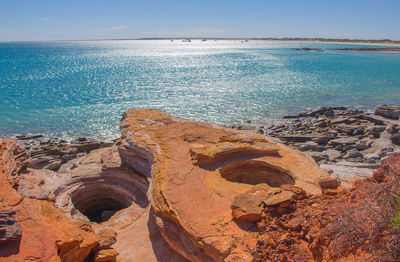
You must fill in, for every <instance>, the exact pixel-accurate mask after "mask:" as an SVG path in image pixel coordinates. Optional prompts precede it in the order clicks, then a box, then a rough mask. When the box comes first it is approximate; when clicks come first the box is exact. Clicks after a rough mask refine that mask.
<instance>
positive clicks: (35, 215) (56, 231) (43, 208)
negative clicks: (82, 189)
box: [0, 139, 99, 262]
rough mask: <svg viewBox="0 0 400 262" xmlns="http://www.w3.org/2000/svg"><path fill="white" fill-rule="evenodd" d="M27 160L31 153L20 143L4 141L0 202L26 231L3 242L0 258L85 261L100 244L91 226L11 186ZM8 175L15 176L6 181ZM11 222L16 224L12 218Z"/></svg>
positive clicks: (1, 156)
mask: <svg viewBox="0 0 400 262" xmlns="http://www.w3.org/2000/svg"><path fill="white" fill-rule="evenodd" d="M28 160H29V156H28V154H27V153H26V151H25V150H24V149H23V148H22V147H21V145H20V144H19V143H17V142H16V141H15V140H6V139H4V140H2V143H1V147H0V199H1V200H2V201H0V205H1V208H2V209H4V210H8V209H10V208H11V206H12V209H13V210H15V211H16V214H15V215H14V217H15V221H16V223H18V224H19V226H20V228H21V229H22V232H23V234H22V237H21V238H20V239H19V240H18V241H6V242H4V243H2V244H1V248H0V257H7V261H25V260H32V259H35V260H36V261H60V260H61V261H71V262H72V261H84V260H85V259H86V258H87V257H88V255H89V254H90V252H91V251H92V250H93V248H94V247H96V246H97V245H98V243H99V239H98V238H97V236H96V235H95V234H94V232H93V230H92V228H91V226H90V225H85V224H82V223H81V222H77V221H73V220H71V219H69V218H67V217H66V216H65V215H64V214H63V213H62V212H61V211H60V210H58V209H57V208H55V207H54V205H53V203H51V202H48V201H41V200H35V199H30V198H27V197H26V198H22V197H21V196H20V195H19V194H18V193H17V192H16V191H15V190H14V188H12V185H18V183H19V181H20V180H21V179H20V178H21V177H20V171H21V169H22V168H24V167H26V166H27V164H28V163H27V161H28ZM23 174H24V175H25V173H23ZM7 177H10V178H12V179H10V181H7ZM7 220H9V219H7ZM9 223H11V224H13V225H14V226H15V225H16V223H14V222H13V221H10V222H9ZM18 231H19V230H18V229H17V230H15V231H14V232H16V233H17V232H18ZM3 232H4V231H3ZM6 232H8V231H7V230H6ZM16 235H19V234H16Z"/></svg>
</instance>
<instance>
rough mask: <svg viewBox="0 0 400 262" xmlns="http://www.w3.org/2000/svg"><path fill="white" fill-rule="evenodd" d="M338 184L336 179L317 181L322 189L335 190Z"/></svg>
mask: <svg viewBox="0 0 400 262" xmlns="http://www.w3.org/2000/svg"><path fill="white" fill-rule="evenodd" d="M339 184H340V182H339V181H338V180H337V179H333V178H332V179H324V180H321V181H319V185H320V186H321V188H323V189H336V188H337V187H338V186H339Z"/></svg>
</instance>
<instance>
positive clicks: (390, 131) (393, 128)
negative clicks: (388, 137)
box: [385, 124, 397, 134]
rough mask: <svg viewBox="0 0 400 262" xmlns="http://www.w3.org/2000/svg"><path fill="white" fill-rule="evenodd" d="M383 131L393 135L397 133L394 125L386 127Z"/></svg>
mask: <svg viewBox="0 0 400 262" xmlns="http://www.w3.org/2000/svg"><path fill="white" fill-rule="evenodd" d="M385 131H386V132H388V133H389V134H394V133H396V132H397V128H396V127H395V126H394V125H392V124H390V125H388V126H387V127H386V129H385Z"/></svg>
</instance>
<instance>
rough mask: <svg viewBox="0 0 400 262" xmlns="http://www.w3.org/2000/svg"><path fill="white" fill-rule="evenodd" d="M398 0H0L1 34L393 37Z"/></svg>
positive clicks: (0, 37)
mask: <svg viewBox="0 0 400 262" xmlns="http://www.w3.org/2000/svg"><path fill="white" fill-rule="evenodd" d="M399 12H400V0H335V1H333V0H302V1H300V0H296V1H294V0H272V1H270V0H246V1H245V0H229V1H228V0H222V1H220V0H201V1H200V0H199V1H192V0H185V1H176V0H174V1H158V0H147V1H135V0H131V1H128V0H0V41H23V40H75V39H76V40H78V39H114V38H141V37H325V38H359V39H384V38H390V39H392V40H400V14H399Z"/></svg>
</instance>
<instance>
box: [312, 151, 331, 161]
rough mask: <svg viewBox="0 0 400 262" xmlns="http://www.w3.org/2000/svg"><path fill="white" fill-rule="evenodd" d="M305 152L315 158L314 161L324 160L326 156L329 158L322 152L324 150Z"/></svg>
mask: <svg viewBox="0 0 400 262" xmlns="http://www.w3.org/2000/svg"><path fill="white" fill-rule="evenodd" d="M307 154H308V155H309V156H311V157H312V158H314V160H315V161H316V162H319V161H321V160H324V159H328V158H329V157H328V155H327V154H326V153H324V152H314V151H311V152H307Z"/></svg>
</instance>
